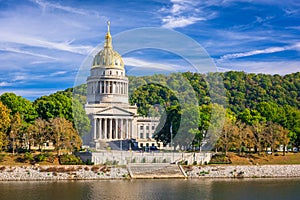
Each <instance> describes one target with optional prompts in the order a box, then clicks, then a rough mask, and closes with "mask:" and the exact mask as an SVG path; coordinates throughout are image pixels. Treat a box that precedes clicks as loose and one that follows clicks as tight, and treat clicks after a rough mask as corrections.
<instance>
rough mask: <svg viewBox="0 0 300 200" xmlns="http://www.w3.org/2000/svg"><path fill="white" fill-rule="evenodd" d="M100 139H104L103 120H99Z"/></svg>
mask: <svg viewBox="0 0 300 200" xmlns="http://www.w3.org/2000/svg"><path fill="white" fill-rule="evenodd" d="M99 138H100V139H101V140H102V139H104V138H103V133H102V119H101V118H99Z"/></svg>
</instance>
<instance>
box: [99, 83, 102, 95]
mask: <svg viewBox="0 0 300 200" xmlns="http://www.w3.org/2000/svg"><path fill="white" fill-rule="evenodd" d="M99 93H100V94H101V93H102V81H99Z"/></svg>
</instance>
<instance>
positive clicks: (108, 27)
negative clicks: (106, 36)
mask: <svg viewBox="0 0 300 200" xmlns="http://www.w3.org/2000/svg"><path fill="white" fill-rule="evenodd" d="M107 32H108V33H110V21H109V20H108V21H107Z"/></svg>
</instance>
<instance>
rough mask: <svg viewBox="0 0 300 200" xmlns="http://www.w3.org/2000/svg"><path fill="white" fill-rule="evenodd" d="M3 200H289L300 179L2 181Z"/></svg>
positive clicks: (299, 194) (298, 194)
mask: <svg viewBox="0 0 300 200" xmlns="http://www.w3.org/2000/svg"><path fill="white" fill-rule="evenodd" d="M0 199H1V200H69V199H70V200H77V199H81V200H110V199H112V200H118V199H122V200H131V199H132V200H133V199H134V200H137V199H145V200H148V199H149V200H160V199H172V200H176V199H186V200H187V199H205V200H210V199H218V200H219V199H220V200H226V199H230V200H234V199H243V200H244V199H245V200H259V199H264V200H267V199H272V200H277V199H278V200H279V199H280V200H288V199H293V200H296V199H300V179H193V180H180V179H153V180H101V181H99V180H97V181H59V182H42V181H39V182H35V181H30V182H27V181H24V182H23V181H20V182H14V181H9V182H0Z"/></svg>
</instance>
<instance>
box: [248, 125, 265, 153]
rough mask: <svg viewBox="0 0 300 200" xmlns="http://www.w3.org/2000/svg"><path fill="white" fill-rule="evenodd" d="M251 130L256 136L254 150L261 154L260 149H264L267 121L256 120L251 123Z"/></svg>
mask: <svg viewBox="0 0 300 200" xmlns="http://www.w3.org/2000/svg"><path fill="white" fill-rule="evenodd" d="M251 130H252V132H253V134H254V138H255V145H254V150H255V152H257V153H258V154H260V151H261V150H262V143H263V139H264V135H263V133H264V131H265V123H264V122H259V121H254V123H253V124H252V125H251Z"/></svg>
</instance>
